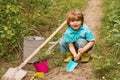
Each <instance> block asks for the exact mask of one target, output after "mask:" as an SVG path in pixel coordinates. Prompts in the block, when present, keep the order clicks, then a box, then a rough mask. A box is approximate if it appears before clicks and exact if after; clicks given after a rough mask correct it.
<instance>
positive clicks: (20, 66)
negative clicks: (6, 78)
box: [18, 21, 66, 69]
mask: <svg viewBox="0 0 120 80" xmlns="http://www.w3.org/2000/svg"><path fill="white" fill-rule="evenodd" d="M65 24H66V21H64V22H63V23H62V24H61V25H60V26H59V27H58V28H57V29H56V31H54V32H53V33H52V34H51V35H50V36H49V37H48V38H47V39H46V40H45V41H44V42H43V43H42V44H41V45H40V46H39V47H38V48H37V49H36V50H35V51H34V52H33V53H32V54H31V55H30V56H29V57H28V58H27V59H26V60H25V61H24V62H22V63H21V64H20V65H19V66H18V68H19V69H21V68H22V67H24V66H25V65H26V64H27V63H28V61H30V60H31V59H32V58H33V57H34V56H35V55H36V54H37V53H38V52H39V50H40V49H41V48H43V47H44V46H45V45H46V44H47V43H48V42H49V41H50V40H51V39H52V38H53V37H54V36H55V35H56V34H57V33H58V31H59V30H60V29H61V28H62V27H63V26H64V25H65Z"/></svg>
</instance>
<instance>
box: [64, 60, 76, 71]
mask: <svg viewBox="0 0 120 80" xmlns="http://www.w3.org/2000/svg"><path fill="white" fill-rule="evenodd" d="M77 65H78V63H77V62H76V61H74V60H70V61H69V63H68V65H67V67H66V70H67V71H68V72H71V71H73V70H74V69H75V67H76V66H77Z"/></svg>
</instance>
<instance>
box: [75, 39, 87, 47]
mask: <svg viewBox="0 0 120 80" xmlns="http://www.w3.org/2000/svg"><path fill="white" fill-rule="evenodd" d="M87 43H88V41H87V40H85V39H79V40H78V41H77V45H78V47H79V48H82V47H84V46H85V45H86V44H87Z"/></svg>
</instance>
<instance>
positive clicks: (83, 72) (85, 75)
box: [0, 0, 102, 80]
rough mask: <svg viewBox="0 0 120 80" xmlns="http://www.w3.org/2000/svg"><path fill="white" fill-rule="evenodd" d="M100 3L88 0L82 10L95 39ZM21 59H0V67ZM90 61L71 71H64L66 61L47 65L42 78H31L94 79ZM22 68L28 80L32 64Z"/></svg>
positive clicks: (97, 32)
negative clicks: (9, 60)
mask: <svg viewBox="0 0 120 80" xmlns="http://www.w3.org/2000/svg"><path fill="white" fill-rule="evenodd" d="M101 4H102V0H88V3H87V7H86V9H85V11H84V17H85V24H86V25H88V26H90V28H91V30H92V31H93V33H94V34H95V37H96V40H98V38H99V28H100V24H101V17H102V10H101ZM91 53H92V52H91ZM19 56H20V55H18V57H19ZM52 56H54V55H52ZM60 59H61V57H59V56H58V57H56V58H52V57H51V58H49V59H48V63H49V64H54V62H55V61H57V60H58V61H59V60H60ZM21 60H22V59H20V60H18V61H13V62H12V63H10V64H9V62H5V61H1V62H0V64H3V65H0V67H1V68H2V67H3V68H5V69H6V70H7V69H8V68H9V67H16V65H19V64H20V63H21ZM3 62H4V63H3ZM90 62H91V61H90ZM90 62H88V63H82V64H79V65H78V66H77V68H75V69H74V70H73V71H72V72H66V66H67V63H63V64H62V66H55V65H54V66H52V65H51V66H49V72H48V73H46V74H45V78H44V79H40V78H39V79H33V80H95V79H94V74H93V70H92V68H91V67H90ZM58 65H59V64H58ZM24 70H27V71H28V74H27V76H26V77H25V78H24V79H23V80H30V78H31V77H32V76H33V73H34V72H35V69H34V67H33V64H27V65H26V66H25V67H24Z"/></svg>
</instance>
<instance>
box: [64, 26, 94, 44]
mask: <svg viewBox="0 0 120 80" xmlns="http://www.w3.org/2000/svg"><path fill="white" fill-rule="evenodd" d="M64 38H65V41H66V42H67V43H72V42H76V41H77V40H78V39H85V40H87V41H92V40H95V37H94V35H93V33H92V31H91V30H90V28H89V27H88V26H86V25H81V26H80V28H79V29H78V30H77V31H75V30H74V29H73V28H72V27H71V26H70V27H68V29H67V30H66V31H65V33H64Z"/></svg>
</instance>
